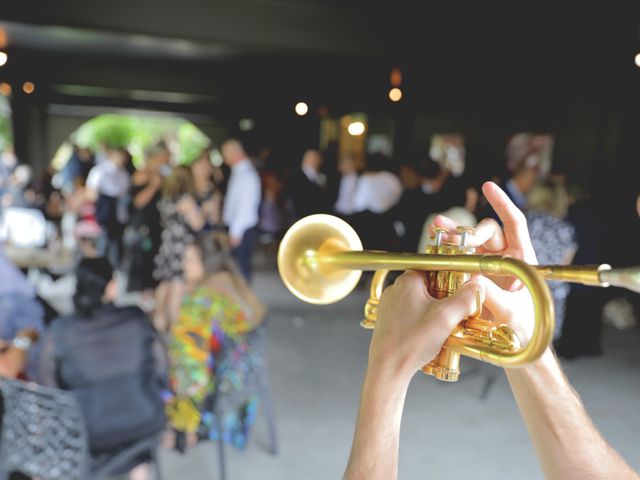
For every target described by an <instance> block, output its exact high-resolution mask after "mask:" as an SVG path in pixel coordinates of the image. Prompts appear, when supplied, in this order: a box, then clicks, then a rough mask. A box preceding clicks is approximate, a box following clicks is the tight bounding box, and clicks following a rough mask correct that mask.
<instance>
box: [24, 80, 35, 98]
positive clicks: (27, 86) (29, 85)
mask: <svg viewBox="0 0 640 480" xmlns="http://www.w3.org/2000/svg"><path fill="white" fill-rule="evenodd" d="M35 90H36V85H35V83H33V82H24V83H23V84H22V91H23V92H24V93H26V94H27V95H30V94H32V93H33V92H35Z"/></svg>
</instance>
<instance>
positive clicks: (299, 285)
mask: <svg viewBox="0 0 640 480" xmlns="http://www.w3.org/2000/svg"><path fill="white" fill-rule="evenodd" d="M361 250H362V242H361V241H360V238H359V237H358V234H357V233H356V232H355V230H354V229H353V228H351V226H350V225H349V224H348V223H346V222H345V221H343V220H341V219H339V218H337V217H334V216H332V215H323V214H319V215H310V216H308V217H305V218H303V219H302V220H300V221H298V222H297V223H295V224H294V225H293V226H292V227H291V228H290V229H289V230H288V231H287V233H286V234H285V236H284V238H283V239H282V241H281V242H280V248H279V249H278V270H279V271H280V277H281V278H282V281H283V282H284V284H285V285H286V286H287V288H288V289H289V290H290V291H291V292H292V293H293V294H294V295H295V296H296V297H298V298H299V299H300V300H303V301H305V302H308V303H313V304H317V305H326V304H329V303H334V302H337V301H338V300H342V299H343V298H344V297H346V296H347V295H349V293H351V291H352V290H353V289H354V288H355V287H356V285H357V284H358V281H359V280H360V276H361V275H362V272H361V271H360V270H346V269H337V268H333V267H331V266H330V265H326V264H320V263H319V262H318V261H317V258H318V256H319V255H331V254H335V253H340V252H348V251H361Z"/></svg>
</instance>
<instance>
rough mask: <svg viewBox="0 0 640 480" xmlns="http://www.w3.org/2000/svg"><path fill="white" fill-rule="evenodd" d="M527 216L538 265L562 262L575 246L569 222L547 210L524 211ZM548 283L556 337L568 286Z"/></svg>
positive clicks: (559, 283) (559, 263)
mask: <svg viewBox="0 0 640 480" xmlns="http://www.w3.org/2000/svg"><path fill="white" fill-rule="evenodd" d="M526 217H527V224H528V226H529V235H530V236H531V243H532V244H533V249H534V250H535V251H536V256H537V258H538V263H539V264H540V265H561V264H562V263H564V262H565V259H566V258H567V255H569V253H571V252H575V251H576V250H577V248H578V244H577V242H576V232H575V230H574V228H573V226H572V225H571V224H570V223H568V222H566V221H564V220H561V219H560V218H557V217H554V216H553V215H549V214H547V213H540V212H533V211H530V212H527V214H526ZM547 283H548V284H549V288H550V289H551V295H552V296H553V304H554V307H555V312H556V329H555V335H554V338H558V337H559V336H560V333H561V332H562V324H563V323H564V313H565V303H566V299H567V295H569V289H570V288H571V286H570V284H568V283H566V282H552V281H549V282H547Z"/></svg>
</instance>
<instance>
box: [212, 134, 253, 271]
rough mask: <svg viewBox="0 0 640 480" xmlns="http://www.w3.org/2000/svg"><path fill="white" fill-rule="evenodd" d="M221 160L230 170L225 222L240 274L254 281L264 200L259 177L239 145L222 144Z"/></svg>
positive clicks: (235, 143)
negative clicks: (262, 199) (259, 225)
mask: <svg viewBox="0 0 640 480" xmlns="http://www.w3.org/2000/svg"><path fill="white" fill-rule="evenodd" d="M221 152H222V158H223V159H224V162H225V164H226V165H228V166H229V168H230V169H231V175H230V177H229V184H228V185H227V192H226V195H225V198H224V207H223V213H222V219H223V221H224V223H225V224H226V225H227V227H229V243H230V246H231V253H232V255H233V258H234V259H235V260H236V262H237V263H238V266H239V267H240V271H241V272H242V274H243V275H244V277H245V278H246V279H247V281H251V273H252V257H253V250H254V248H255V244H256V239H257V236H258V221H259V218H258V212H259V210H260V200H261V197H262V193H261V185H260V176H259V175H258V172H256V169H255V168H254V166H253V164H252V163H251V160H249V157H248V155H247V152H245V150H244V147H243V146H242V144H241V143H240V141H238V140H235V139H229V140H227V141H225V142H224V143H223V144H222V148H221Z"/></svg>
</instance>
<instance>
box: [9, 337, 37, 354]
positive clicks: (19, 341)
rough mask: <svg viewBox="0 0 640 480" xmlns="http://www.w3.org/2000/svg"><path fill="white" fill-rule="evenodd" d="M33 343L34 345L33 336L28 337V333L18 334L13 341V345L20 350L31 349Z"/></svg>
mask: <svg viewBox="0 0 640 480" xmlns="http://www.w3.org/2000/svg"><path fill="white" fill-rule="evenodd" d="M31 345H33V340H32V339H31V337H28V336H26V335H20V336H17V337H15V338H14V339H13V340H12V341H11V346H12V347H14V348H17V349H18V350H22V351H23V352H26V351H27V350H29V348H31Z"/></svg>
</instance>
